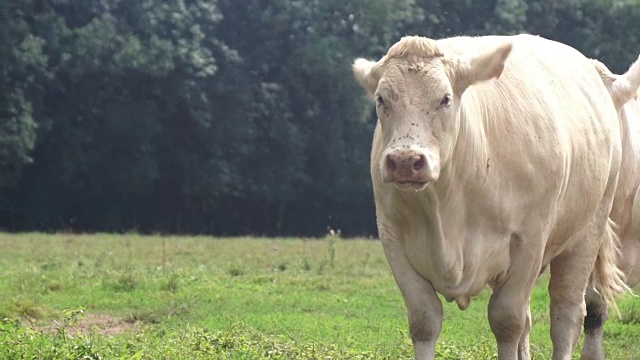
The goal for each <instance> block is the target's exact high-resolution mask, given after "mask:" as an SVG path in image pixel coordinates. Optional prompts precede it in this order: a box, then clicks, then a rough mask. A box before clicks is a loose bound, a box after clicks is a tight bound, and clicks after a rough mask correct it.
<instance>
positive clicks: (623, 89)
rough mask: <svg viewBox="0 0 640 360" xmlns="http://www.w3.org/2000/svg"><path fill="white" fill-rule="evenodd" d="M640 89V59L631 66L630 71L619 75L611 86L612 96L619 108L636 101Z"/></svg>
mask: <svg viewBox="0 0 640 360" xmlns="http://www.w3.org/2000/svg"><path fill="white" fill-rule="evenodd" d="M638 87H640V57H638V59H637V60H636V62H634V63H633V65H631V67H630V68H629V71H627V72H626V73H624V74H623V75H619V76H617V77H616V79H615V80H614V81H613V83H612V84H611V96H612V97H613V101H614V103H615V104H616V105H617V106H620V105H622V104H624V103H626V102H627V101H629V100H631V99H635V98H636V96H637V92H638Z"/></svg>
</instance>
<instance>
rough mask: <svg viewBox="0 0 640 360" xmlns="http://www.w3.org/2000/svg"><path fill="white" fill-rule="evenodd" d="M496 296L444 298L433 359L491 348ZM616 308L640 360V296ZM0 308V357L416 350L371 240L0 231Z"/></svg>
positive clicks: (374, 355) (627, 343)
mask: <svg viewBox="0 0 640 360" xmlns="http://www.w3.org/2000/svg"><path fill="white" fill-rule="evenodd" d="M546 287H547V277H546V275H543V276H542V277H541V278H540V280H539V282H538V285H537V287H536V289H535V292H534V294H533V297H532V303H531V308H532V318H533V329H532V334H531V343H532V356H533V358H534V359H549V358H550V354H551V341H550V339H549V316H548V304H549V299H548V295H547V291H546ZM636 292H638V291H637V289H636ZM489 295H490V292H489V291H488V290H487V291H485V292H483V293H482V294H481V295H480V296H479V297H477V298H475V299H474V301H472V303H471V305H470V307H469V309H467V310H466V311H460V310H458V308H457V306H456V305H455V304H452V303H446V302H445V322H444V328H443V332H442V334H441V336H440V339H439V341H438V357H437V358H438V359H495V358H497V357H496V355H495V351H496V347H495V343H494V340H493V335H492V333H491V331H490V329H489V325H488V322H487V319H486V307H487V302H488V299H489ZM618 306H619V308H620V316H619V317H617V316H615V315H612V318H611V319H610V320H609V322H608V323H607V325H606V328H605V336H606V342H605V346H606V352H607V356H608V357H607V358H609V359H620V360H625V359H627V360H631V359H640V298H638V297H633V296H631V295H624V296H622V297H621V298H620V299H619V301H618ZM0 319H1V320H0V359H266V358H268V359H411V358H412V348H411V342H410V340H409V336H408V333H407V321H406V314H405V309H404V304H403V302H402V298H401V296H400V292H399V291H398V289H397V287H396V284H395V282H394V280H393V277H392V275H391V272H390V270H389V267H388V265H387V263H386V260H385V258H384V254H383V252H382V248H381V245H380V243H379V242H378V241H375V240H371V239H348V240H346V239H341V238H339V237H337V236H327V237H326V238H322V239H273V238H268V239H267V238H250V237H246V238H211V237H172V236H143V235H138V234H124V235H111V234H94V235H78V234H53V235H47V234H36V233H32V234H0ZM575 358H576V359H577V358H578V355H577V354H576V356H575Z"/></svg>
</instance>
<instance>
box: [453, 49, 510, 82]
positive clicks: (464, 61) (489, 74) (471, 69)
mask: <svg viewBox="0 0 640 360" xmlns="http://www.w3.org/2000/svg"><path fill="white" fill-rule="evenodd" d="M511 49H513V43H511V41H508V42H505V43H503V44H501V45H499V46H497V47H494V48H492V49H489V50H486V51H484V52H481V53H479V54H476V55H473V56H469V57H462V58H460V59H458V63H457V65H458V66H457V69H456V70H457V71H456V75H455V76H456V87H457V88H458V90H459V91H461V92H462V91H464V90H465V89H466V88H467V87H468V86H470V85H473V84H476V83H479V82H482V81H487V80H490V79H493V78H496V79H497V78H499V77H500V74H502V70H504V65H505V63H506V61H507V58H508V57H509V54H511Z"/></svg>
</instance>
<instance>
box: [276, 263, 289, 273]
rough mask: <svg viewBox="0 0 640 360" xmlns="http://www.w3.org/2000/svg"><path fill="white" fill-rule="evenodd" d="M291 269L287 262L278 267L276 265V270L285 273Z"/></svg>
mask: <svg viewBox="0 0 640 360" xmlns="http://www.w3.org/2000/svg"><path fill="white" fill-rule="evenodd" d="M288 267H289V264H288V263H287V262H286V261H283V262H280V263H279V264H278V265H276V270H278V271H280V272H283V271H287V268H288Z"/></svg>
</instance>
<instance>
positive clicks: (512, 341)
mask: <svg viewBox="0 0 640 360" xmlns="http://www.w3.org/2000/svg"><path fill="white" fill-rule="evenodd" d="M539 243H542V242H539ZM509 250H510V253H511V256H512V260H511V263H512V264H515V265H514V266H512V267H511V268H510V269H509V271H508V273H507V275H506V277H505V280H504V281H503V282H502V283H500V284H499V285H497V286H496V287H495V288H494V289H493V294H492V295H491V299H490V300H489V324H490V325H491V330H492V331H493V334H494V335H495V337H496V343H497V345H498V359H500V360H517V359H518V360H529V359H530V354H529V332H530V330H531V312H530V309H529V299H530V297H531V292H532V291H533V286H534V284H535V282H536V279H537V277H538V274H539V273H540V262H541V260H540V259H541V258H542V249H533V248H531V249H527V244H526V242H525V239H524V238H523V237H522V236H520V235H514V236H512V238H511V246H510V249H509Z"/></svg>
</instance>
